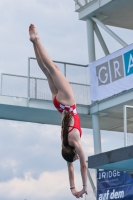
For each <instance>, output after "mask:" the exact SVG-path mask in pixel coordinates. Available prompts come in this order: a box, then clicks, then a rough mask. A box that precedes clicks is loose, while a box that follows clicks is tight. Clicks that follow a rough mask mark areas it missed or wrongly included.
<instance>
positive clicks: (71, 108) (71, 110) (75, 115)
mask: <svg viewBox="0 0 133 200" xmlns="http://www.w3.org/2000/svg"><path fill="white" fill-rule="evenodd" d="M53 104H54V106H55V107H56V109H57V110H58V111H59V112H60V113H63V112H64V111H66V112H69V113H70V114H71V115H72V116H73V118H74V125H73V126H70V127H72V128H71V130H69V132H68V133H70V132H71V131H72V130H73V129H74V128H76V129H78V130H79V132H80V137H81V135H82V130H81V127H80V117H79V115H78V113H77V110H76V104H74V105H72V106H67V105H63V104H61V103H60V102H58V101H57V99H56V96H55V97H54V99H53Z"/></svg>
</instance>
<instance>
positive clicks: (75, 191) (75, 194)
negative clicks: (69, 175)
mask: <svg viewBox="0 0 133 200" xmlns="http://www.w3.org/2000/svg"><path fill="white" fill-rule="evenodd" d="M71 192H72V194H73V195H74V196H75V197H77V195H78V193H79V192H78V191H77V190H76V189H75V188H73V189H71Z"/></svg>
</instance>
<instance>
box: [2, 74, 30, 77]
mask: <svg viewBox="0 0 133 200" xmlns="http://www.w3.org/2000/svg"><path fill="white" fill-rule="evenodd" d="M1 75H2V76H17V77H22V78H28V76H21V75H15V74H6V73H2V74H1Z"/></svg>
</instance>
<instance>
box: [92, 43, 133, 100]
mask: <svg viewBox="0 0 133 200" xmlns="http://www.w3.org/2000/svg"><path fill="white" fill-rule="evenodd" d="M89 69H90V86H91V99H92V101H93V102H94V101H97V100H101V99H105V98H107V97H110V96H113V95H115V94H118V93H120V92H122V91H124V90H129V89H131V88H133V44H131V45H129V46H127V47H125V48H123V49H121V50H119V51H117V52H115V53H112V54H110V55H108V56H106V57H104V58H102V59H100V60H97V61H95V62H93V63H90V65H89Z"/></svg>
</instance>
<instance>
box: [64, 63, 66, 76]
mask: <svg viewBox="0 0 133 200" xmlns="http://www.w3.org/2000/svg"><path fill="white" fill-rule="evenodd" d="M64 76H65V77H66V63H64Z"/></svg>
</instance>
